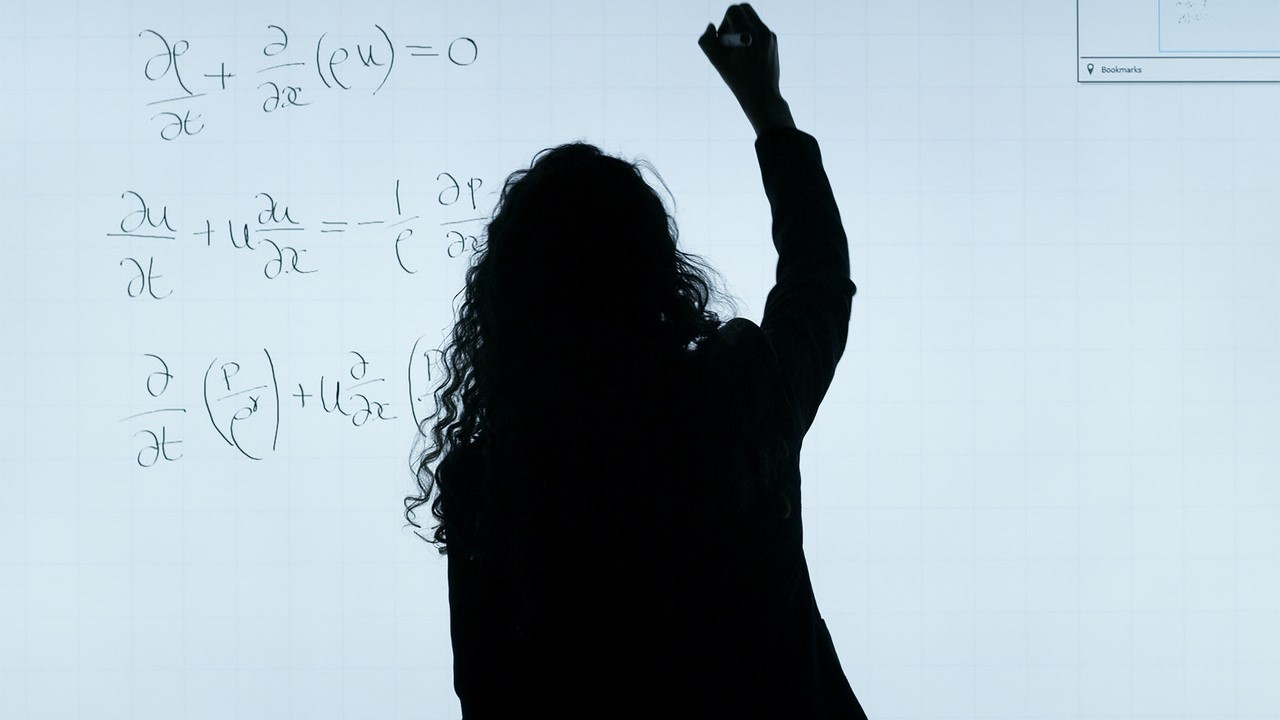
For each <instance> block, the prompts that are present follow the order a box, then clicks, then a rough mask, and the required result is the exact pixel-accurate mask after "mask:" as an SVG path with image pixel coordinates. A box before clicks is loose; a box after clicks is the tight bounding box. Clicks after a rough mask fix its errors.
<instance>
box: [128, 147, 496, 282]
mask: <svg viewBox="0 0 1280 720" xmlns="http://www.w3.org/2000/svg"><path fill="white" fill-rule="evenodd" d="M436 180H437V181H438V182H440V183H441V185H440V188H439V191H438V192H437V193H436V199H435V200H436V206H437V207H440V208H448V209H449V210H450V211H452V212H453V213H455V214H466V215H474V213H475V212H476V210H477V207H478V205H477V195H478V193H479V191H480V188H481V187H483V186H484V181H483V180H482V179H480V178H478V177H468V178H466V179H464V180H459V179H458V178H457V177H455V176H454V175H453V174H452V173H448V172H442V173H439V174H438V175H436ZM394 194H395V211H396V214H395V216H394V217H393V218H390V219H387V218H380V219H375V218H368V217H364V218H359V219H356V218H338V217H329V218H327V219H322V220H319V222H318V224H313V225H305V224H304V223H303V222H302V221H301V220H300V219H299V218H301V217H302V215H300V214H299V213H295V212H294V211H293V209H292V208H290V206H289V205H288V204H287V203H286V202H284V200H283V198H282V197H281V196H279V195H278V194H272V193H268V192H259V193H256V194H255V195H254V196H253V197H254V199H255V200H257V201H258V202H259V203H260V210H259V211H258V212H257V213H256V214H255V215H254V216H253V217H252V218H250V219H247V220H246V219H244V218H236V219H233V218H226V220H225V225H224V224H223V220H222V219H218V220H217V221H215V220H213V219H210V218H207V217H206V218H202V219H200V220H199V221H197V223H196V227H197V228H198V229H197V230H195V231H189V232H187V233H185V234H183V233H180V232H179V231H178V230H177V229H176V227H175V224H176V220H175V218H174V217H172V215H171V213H170V211H169V208H168V206H166V205H164V204H156V203H154V202H149V201H148V199H147V198H146V197H144V196H143V195H142V193H140V192H138V191H136V190H125V191H124V192H123V193H121V195H120V198H121V200H123V201H124V203H125V205H126V206H127V207H126V212H125V213H124V215H123V216H122V217H121V219H120V222H119V223H117V225H116V228H117V229H118V231H112V232H108V233H106V235H107V237H124V238H136V239H142V240H148V241H165V242H168V243H174V242H176V241H177V240H178V238H179V237H180V236H182V237H187V236H190V237H193V238H195V239H196V242H197V243H199V242H201V241H203V244H204V246H205V247H206V248H210V249H214V248H221V249H224V250H226V251H228V252H236V253H252V254H256V255H257V256H258V257H260V258H262V259H263V262H262V266H261V272H262V276H263V277H265V278H266V279H267V280H279V279H280V278H282V277H286V276H289V275H293V276H301V275H310V274H312V273H315V272H318V271H319V262H318V261H317V260H313V259H312V258H311V257H310V256H307V257H304V256H306V253H307V252H308V250H309V249H311V248H310V247H308V238H309V237H310V238H314V237H315V235H316V234H321V235H325V236H334V237H336V236H340V235H346V234H348V233H350V234H352V235H357V234H358V235H361V236H362V237H363V238H365V239H368V238H370V237H372V238H373V239H374V240H375V241H376V242H379V243H381V244H382V245H383V246H384V247H385V248H386V253H387V257H388V260H389V261H391V260H393V261H394V262H395V264H396V267H398V268H399V269H400V271H402V272H404V273H407V274H410V275H412V274H415V273H417V272H418V270H417V267H416V261H415V259H414V258H416V257H418V256H419V255H420V254H421V253H420V252H419V249H420V246H421V245H423V244H424V243H425V242H434V243H436V244H437V245H438V248H439V250H440V251H441V252H443V253H444V254H445V255H446V256H447V257H449V258H457V257H461V256H462V255H463V254H465V253H468V252H474V251H476V250H478V249H480V247H481V246H482V241H481V240H480V238H479V237H478V236H477V235H474V234H468V230H469V226H474V225H475V224H477V223H481V222H483V221H484V220H486V219H487V218H485V217H476V216H472V217H465V218H460V219H449V220H445V221H441V222H439V227H440V228H443V230H442V231H440V233H439V235H437V236H435V238H434V240H428V239H424V238H423V237H421V236H416V235H417V233H416V228H417V227H418V226H417V225H416V224H415V223H417V222H418V221H420V220H421V219H422V218H421V216H420V215H409V216H406V215H405V214H404V209H403V205H402V203H401V196H400V181H399V180H396V183H395V193H394ZM308 233H310V235H308ZM424 235H425V233H424ZM165 259H166V258H165V257H164V255H163V253H161V255H160V258H159V262H158V261H157V255H155V254H151V255H145V256H144V255H137V256H135V255H128V256H125V257H124V258H122V259H121V260H120V263H119V265H120V267H121V268H123V269H124V272H125V274H126V277H125V292H126V293H127V294H128V296H129V297H131V298H140V299H144V300H146V299H149V300H163V299H165V298H167V297H170V296H171V295H173V292H174V289H173V282H172V280H171V279H166V278H165V276H164V274H163V273H162V272H160V270H161V269H162V268H163V261H164V260H165Z"/></svg>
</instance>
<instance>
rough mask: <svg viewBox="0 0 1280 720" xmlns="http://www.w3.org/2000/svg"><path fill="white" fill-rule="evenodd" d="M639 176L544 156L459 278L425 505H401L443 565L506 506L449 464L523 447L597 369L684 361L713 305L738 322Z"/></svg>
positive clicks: (503, 201)
mask: <svg viewBox="0 0 1280 720" xmlns="http://www.w3.org/2000/svg"><path fill="white" fill-rule="evenodd" d="M641 168H648V169H650V170H651V171H653V170H652V167H651V166H650V165H649V164H648V163H647V162H646V161H639V162H627V161H624V160H622V159H619V158H616V157H612V156H609V155H606V154H605V153H603V152H602V151H601V150H600V149H599V148H598V147H596V146H594V145H590V144H586V143H582V142H574V143H569V144H565V145H560V146H558V147H554V148H548V149H546V150H542V151H540V152H539V153H537V154H536V155H535V156H534V160H533V162H532V164H531V165H530V167H528V168H525V169H520V170H517V171H515V172H513V173H512V174H511V175H510V176H509V177H508V178H507V180H506V182H505V184H504V186H503V188H502V191H501V194H500V198H499V200H498V203H497V206H496V208H495V210H494V214H493V216H492V218H491V219H490V221H489V223H488V225H487V227H486V230H485V237H484V239H483V241H482V242H481V243H480V245H479V246H478V248H477V250H476V252H475V254H474V256H473V258H472V263H471V265H470V266H469V267H468V268H467V270H466V273H465V287H464V288H463V290H462V291H461V292H460V293H459V295H462V296H463V300H462V302H461V305H460V307H459V309H458V311H457V317H456V321H455V323H454V325H453V330H452V335H451V338H450V340H449V342H448V343H447V344H446V346H445V347H444V348H443V350H442V353H443V356H442V363H441V364H442V366H443V368H442V371H443V378H442V380H441V381H440V385H439V387H438V388H437V389H436V391H435V399H436V409H435V412H434V413H433V414H432V415H431V416H430V417H427V418H425V419H423V420H422V422H421V423H420V424H419V427H418V436H417V438H416V441H415V444H414V447H415V451H414V452H415V459H414V461H413V462H412V464H411V470H413V471H414V474H415V477H416V480H417V484H418V490H419V491H420V493H419V494H418V495H413V496H409V497H406V498H405V517H406V519H407V520H408V521H409V524H411V525H413V526H414V527H415V528H421V527H422V526H421V525H419V524H418V523H417V522H415V521H414V510H415V509H416V508H418V507H420V506H422V505H423V504H426V503H427V502H428V501H430V502H431V508H430V509H431V514H432V515H433V517H434V518H435V520H436V527H435V531H434V534H433V535H432V537H430V538H428V537H427V536H425V535H422V534H421V533H416V531H415V533H416V534H418V535H419V537H422V538H423V539H424V540H426V541H427V542H429V543H431V544H433V545H435V546H436V547H437V549H438V551H439V552H440V554H441V555H444V554H446V553H447V552H448V549H449V547H450V545H456V546H459V547H462V548H465V550H466V552H467V553H468V555H470V556H472V557H476V556H478V555H482V554H484V553H483V552H482V550H483V548H481V547H480V546H481V545H483V544H484V538H483V535H484V533H483V532H482V529H483V526H484V525H486V524H488V525H490V526H495V525H497V522H496V520H492V519H491V520H489V521H488V523H486V522H484V521H483V520H482V519H483V518H485V517H486V513H487V511H488V510H489V509H491V507H492V506H493V505H495V504H500V502H501V498H499V497H497V496H498V495H499V494H500V493H501V489H500V488H499V487H498V486H497V485H495V484H494V483H496V482H497V480H494V479H491V478H490V474H489V473H481V472H463V471H462V468H461V466H460V464H454V463H451V462H450V458H451V456H453V455H462V454H464V453H466V452H468V451H471V452H480V451H478V450H477V448H479V447H480V446H481V445H483V446H484V450H483V456H484V457H485V458H486V459H490V458H492V456H494V455H496V454H497V451H494V450H493V449H492V447H490V445H491V443H489V442H485V441H486V440H488V441H494V440H497V441H498V442H497V443H496V444H498V445H503V444H509V443H510V442H516V440H515V439H514V438H518V437H519V436H526V437H527V436H530V435H531V432H532V430H531V428H534V427H540V426H545V425H547V424H548V423H547V421H546V413H547V412H548V411H547V410H546V408H547V407H548V406H549V405H555V404H556V403H561V404H562V403H564V402H565V401H566V398H567V397H569V396H572V395H574V394H575V393H576V392H577V391H576V390H574V388H575V387H576V386H578V385H579V384H581V383H582V382H589V380H584V378H590V377H592V376H593V375H597V374H599V373H600V372H601V370H600V368H616V367H619V364H620V363H625V362H626V358H636V357H643V358H647V359H648V362H653V358H655V357H659V356H662V357H665V358H668V359H678V358H680V357H687V356H689V355H691V354H692V353H693V352H694V351H695V350H696V348H697V347H698V346H699V344H700V343H702V342H703V341H704V340H706V339H707V338H708V337H710V336H713V335H714V334H715V333H716V331H717V330H718V329H719V328H720V326H721V324H722V322H721V320H720V316H719V315H718V314H717V313H716V312H715V311H713V310H711V309H709V306H710V305H711V304H712V303H713V302H716V303H724V304H725V305H727V306H728V307H729V309H730V311H731V312H732V313H733V314H734V315H736V314H737V304H736V303H735V302H734V299H733V298H732V297H731V296H728V295H727V293H725V292H724V291H723V290H722V288H723V283H720V282H715V279H716V278H718V274H717V273H716V272H715V270H714V269H712V268H711V267H710V266H709V265H708V264H707V263H706V262H705V261H704V260H703V259H702V258H700V257H699V256H697V255H692V254H689V253H685V252H682V251H681V250H679V249H678V248H677V247H676V241H677V237H678V231H677V229H676V224H675V219H674V217H673V216H672V215H671V214H669V213H668V212H667V209H666V206H665V205H664V203H663V201H662V199H661V198H660V197H659V196H658V194H657V193H656V192H655V191H654V189H653V188H652V187H650V186H649V184H648V183H647V182H645V179H644V177H643V175H642V174H641ZM653 172H654V175H657V172H656V171H653ZM658 180H659V181H660V182H661V181H662V178H661V176H658ZM662 184H663V187H664V188H666V183H665V182H663V183H662ZM668 194H670V191H669V189H668ZM456 298H457V296H455V299H456ZM602 382H607V380H602ZM549 400H554V401H555V402H551V403H548V401H549ZM535 409H536V410H535ZM535 411H536V412H537V413H538V415H533V414H531V413H533V412H535ZM522 417H523V418H533V417H537V418H539V419H540V421H539V422H521V421H520V420H521V418H522ZM433 421H434V423H433ZM424 440H429V441H430V445H429V446H428V447H426V448H425V449H423V450H422V451H421V452H420V453H418V451H417V448H418V442H419V441H424ZM442 458H443V459H442ZM437 460H439V461H440V462H439V466H438V467H437V468H436V469H435V470H434V471H433V470H432V467H431V466H432V464H433V463H435V462H436V461H437ZM739 476H740V477H741V478H742V482H744V483H745V482H747V480H746V477H747V475H746V474H745V473H740V474H739ZM740 490H742V492H739V493H738V495H741V496H743V497H745V496H746V495H747V494H748V493H747V492H746V489H745V488H741V489H740ZM433 496H434V499H433Z"/></svg>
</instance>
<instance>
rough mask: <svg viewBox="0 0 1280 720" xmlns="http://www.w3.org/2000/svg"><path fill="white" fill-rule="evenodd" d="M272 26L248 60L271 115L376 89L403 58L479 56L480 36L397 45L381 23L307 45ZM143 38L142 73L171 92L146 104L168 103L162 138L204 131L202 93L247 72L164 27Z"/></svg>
mask: <svg viewBox="0 0 1280 720" xmlns="http://www.w3.org/2000/svg"><path fill="white" fill-rule="evenodd" d="M267 30H268V32H269V33H270V37H271V39H270V41H269V42H266V43H264V44H263V46H262V56H261V57H260V58H257V59H256V60H255V61H254V62H251V63H246V65H248V67H247V68H246V70H245V72H248V73H250V74H249V75H248V77H249V78H252V79H251V80H250V81H249V82H250V83H251V84H252V85H253V87H254V90H255V91H256V92H257V93H258V96H259V97H260V98H261V100H262V103H261V111H262V112H263V113H269V114H274V113H279V112H280V111H284V110H288V109H290V108H303V107H307V106H308V105H311V104H312V98H315V97H319V96H320V95H321V94H322V93H326V92H346V91H350V90H353V89H359V88H361V87H372V91H371V92H370V94H376V93H377V92H378V91H379V90H381V89H382V88H383V86H384V85H386V84H387V80H389V79H390V78H391V74H392V71H393V70H394V69H395V68H396V60H397V59H398V58H405V59H407V60H408V61H410V62H414V63H423V62H428V61H427V60H422V59H421V58H443V59H444V61H445V62H446V64H447V65H448V66H451V67H467V66H469V65H472V64H473V63H475V61H476V59H477V58H478V57H479V56H480V49H479V47H478V46H477V45H476V41H475V40H472V39H471V38H469V37H456V38H453V39H451V40H449V41H448V42H447V43H445V44H444V45H443V46H436V45H423V44H417V43H412V44H401V45H399V47H398V50H399V51H398V52H397V44H396V43H395V42H393V41H392V39H391V35H390V34H389V33H388V32H387V30H386V29H385V28H383V27H382V26H381V25H378V24H376V23H375V24H374V26H373V28H372V30H371V31H370V33H369V37H367V38H365V40H366V41H365V42H364V43H361V42H359V41H357V40H352V41H350V42H347V41H342V40H337V39H335V38H334V37H331V36H330V34H329V33H327V32H325V33H321V34H320V36H319V37H318V38H316V41H315V43H314V44H311V43H307V44H306V45H305V47H303V46H301V45H300V44H299V43H293V42H291V40H290V38H289V33H288V32H286V31H285V29H284V28H283V27H281V26H280V25H267ZM138 38H139V42H144V43H146V44H147V47H148V48H149V49H148V50H147V52H152V51H154V52H155V54H154V55H151V56H149V57H147V59H146V61H145V62H144V63H143V64H142V68H141V69H142V75H143V77H145V78H146V79H147V81H149V82H152V83H156V84H157V87H161V88H163V94H164V95H165V97H161V98H159V99H156V100H152V101H150V102H148V103H147V106H148V107H151V106H155V107H157V109H159V108H163V109H162V110H160V111H159V112H157V113H155V114H154V115H152V116H151V122H152V123H154V124H155V125H156V126H157V127H158V133H159V136H160V138H161V139H162V140H166V141H173V140H179V139H182V138H185V137H193V136H196V135H199V134H200V133H201V132H203V131H204V129H205V123H204V119H203V118H204V115H203V113H202V112H201V109H202V108H203V103H206V102H208V100H200V98H209V97H210V96H212V95H216V94H220V93H224V92H226V90H227V89H228V88H232V87H235V86H236V83H238V82H241V81H242V78H241V77H240V76H241V74H242V73H241V72H238V71H237V66H236V65H234V63H233V65H232V66H231V67H230V68H228V66H227V61H226V60H218V61H216V63H215V62H214V61H211V60H205V61H203V62H196V61H195V60H194V58H191V59H188V58H187V53H188V52H190V51H191V43H190V42H189V41H188V40H185V39H181V38H176V39H170V36H166V35H165V34H164V33H162V32H161V31H159V30H155V29H153V28H146V29H144V30H142V31H141V32H139V33H138ZM353 49H354V51H355V52H354V53H353V52H352V50H353ZM415 58H419V59H416V60H415ZM403 62H404V60H402V61H401V63H402V64H403ZM192 65H195V66H196V67H192ZM294 68H300V70H295V69H294ZM312 73H314V75H312ZM308 77H311V78H315V79H318V81H319V86H317V85H314V84H312V85H308V84H307V82H306V81H304V80H302V79H301V78H308ZM313 83H314V80H313ZM197 101H199V102H197Z"/></svg>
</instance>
